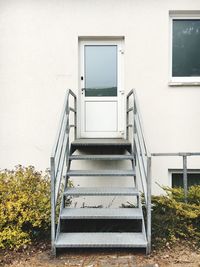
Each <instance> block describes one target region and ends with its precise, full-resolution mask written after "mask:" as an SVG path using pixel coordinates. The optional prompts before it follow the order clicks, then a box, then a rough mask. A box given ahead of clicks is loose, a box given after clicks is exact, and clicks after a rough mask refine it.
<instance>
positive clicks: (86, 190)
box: [64, 187, 139, 196]
mask: <svg viewBox="0 0 200 267" xmlns="http://www.w3.org/2000/svg"><path fill="white" fill-rule="evenodd" d="M64 195H69V196H98V195H100V196H138V195H139V191H138V190H137V189H136V188H133V187H75V188H66V190H65V192H64Z"/></svg>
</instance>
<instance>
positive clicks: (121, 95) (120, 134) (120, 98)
mask: <svg viewBox="0 0 200 267" xmlns="http://www.w3.org/2000/svg"><path fill="white" fill-rule="evenodd" d="M85 45H117V48H118V49H117V52H118V57H117V77H118V78H117V82H118V83H117V89H118V92H117V96H116V98H117V103H118V111H117V112H118V131H117V133H116V135H115V136H114V135H113V136H112V135H110V136H109V134H108V136H107V137H105V136H103V135H102V136H101V134H99V135H98V134H97V136H95V137H91V136H89V135H87V136H86V135H85V134H84V133H83V132H84V131H83V127H84V119H85V116H84V115H85V114H84V105H83V98H85V95H82V91H81V88H83V86H84V82H85V81H84V80H83V81H82V80H81V76H83V77H84V46H85ZM78 66H79V71H78V75H79V77H78V85H79V86H78V87H79V90H78V95H79V98H78V110H79V111H78V122H79V123H78V125H77V133H78V137H79V138H125V118H126V117H125V116H126V114H125V89H124V37H117V38H108V37H106V38H100V37H97V38H94V37H92V38H89V37H88V38H80V39H79V64H78ZM88 100H89V101H90V100H91V101H92V100H95V97H92V98H91V97H88ZM96 100H99V97H96ZM103 100H104V101H109V100H111V98H110V97H103Z"/></svg>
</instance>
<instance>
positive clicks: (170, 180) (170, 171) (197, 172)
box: [168, 169, 200, 188]
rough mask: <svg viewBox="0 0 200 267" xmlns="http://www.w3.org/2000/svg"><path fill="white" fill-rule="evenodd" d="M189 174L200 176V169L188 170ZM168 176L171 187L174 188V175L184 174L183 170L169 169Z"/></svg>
mask: <svg viewBox="0 0 200 267" xmlns="http://www.w3.org/2000/svg"><path fill="white" fill-rule="evenodd" d="M187 173H188V174H199V175H200V169H187ZM168 174H169V185H170V187H171V188H172V175H173V174H183V169H168Z"/></svg>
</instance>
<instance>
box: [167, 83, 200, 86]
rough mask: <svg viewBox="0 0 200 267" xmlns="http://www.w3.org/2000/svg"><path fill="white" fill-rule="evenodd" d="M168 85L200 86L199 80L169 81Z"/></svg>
mask: <svg viewBox="0 0 200 267" xmlns="http://www.w3.org/2000/svg"><path fill="white" fill-rule="evenodd" d="M168 85H169V86H200V82H169V83H168Z"/></svg>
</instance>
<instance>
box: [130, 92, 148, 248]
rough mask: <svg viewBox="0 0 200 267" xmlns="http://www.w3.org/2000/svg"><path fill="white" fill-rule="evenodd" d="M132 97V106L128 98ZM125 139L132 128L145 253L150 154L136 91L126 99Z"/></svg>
mask: <svg viewBox="0 0 200 267" xmlns="http://www.w3.org/2000/svg"><path fill="white" fill-rule="evenodd" d="M131 96H132V101H133V103H132V106H130V97H131ZM126 102H127V108H126V115H127V116H126V138H127V140H129V139H130V136H129V129H130V128H132V144H133V153H134V156H135V162H136V167H137V168H138V171H139V174H140V180H141V184H142V189H143V193H144V200H145V204H146V210H147V216H146V234H147V243H148V246H147V253H150V251H151V154H150V153H149V151H148V147H147V142H146V138H145V134H144V128H143V123H142V118H141V115H140V109H139V104H138V100H137V95H136V91H135V90H134V89H132V90H131V91H130V92H129V93H128V94H127V98H126ZM131 112H132V114H133V120H132V123H131V122H130V116H129V114H130V113H131Z"/></svg>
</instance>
